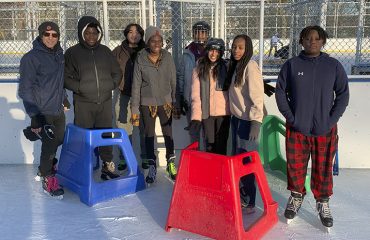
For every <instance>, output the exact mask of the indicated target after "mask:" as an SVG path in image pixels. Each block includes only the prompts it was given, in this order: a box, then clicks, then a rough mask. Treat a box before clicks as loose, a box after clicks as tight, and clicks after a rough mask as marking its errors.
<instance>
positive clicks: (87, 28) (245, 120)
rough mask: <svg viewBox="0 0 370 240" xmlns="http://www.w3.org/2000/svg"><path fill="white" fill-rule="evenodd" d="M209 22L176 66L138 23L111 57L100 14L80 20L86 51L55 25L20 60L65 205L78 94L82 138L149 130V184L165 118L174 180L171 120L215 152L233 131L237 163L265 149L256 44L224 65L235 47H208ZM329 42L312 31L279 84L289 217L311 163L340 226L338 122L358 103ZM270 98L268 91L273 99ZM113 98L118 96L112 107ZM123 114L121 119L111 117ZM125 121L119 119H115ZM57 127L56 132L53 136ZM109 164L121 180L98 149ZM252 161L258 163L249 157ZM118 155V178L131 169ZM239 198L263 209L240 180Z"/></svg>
mask: <svg viewBox="0 0 370 240" xmlns="http://www.w3.org/2000/svg"><path fill="white" fill-rule="evenodd" d="M210 29H211V28H210V26H209V24H208V23H206V22H204V21H199V22H196V23H195V24H194V25H193V27H192V34H193V41H192V42H191V43H190V44H189V45H188V46H187V47H186V48H185V49H184V52H183V55H182V58H181V62H180V64H179V65H178V67H177V68H176V66H175V63H174V60H173V58H172V56H171V54H170V53H169V52H168V51H167V50H166V49H164V48H163V40H164V39H163V33H162V31H161V30H160V29H159V28H158V27H153V26H149V27H148V28H147V29H146V30H145V32H144V30H143V29H142V27H141V26H140V25H138V24H135V23H133V24H129V25H128V26H127V27H126V28H125V29H124V36H125V40H124V41H123V42H122V44H121V45H120V46H117V47H116V48H115V49H114V50H113V51H111V50H110V49H109V48H108V47H106V46H104V45H103V44H101V43H100V41H101V39H102V34H103V31H102V28H101V25H100V23H99V22H98V21H97V19H95V18H94V17H91V16H84V17H82V18H81V19H80V20H79V22H78V38H79V43H78V44H76V45H75V46H72V47H70V48H69V49H67V51H66V52H65V54H64V55H63V51H62V49H61V47H60V44H59V38H60V31H59V28H58V26H57V25H56V24H55V23H53V22H44V23H42V24H41V25H40V27H39V29H38V30H39V36H38V37H37V38H36V39H35V41H34V42H33V49H32V50H31V51H30V52H28V53H27V54H26V55H25V56H24V57H23V58H22V60H21V66H20V84H19V96H20V97H21V98H22V99H23V103H24V107H25V109H26V112H27V114H28V115H29V116H30V118H31V126H30V129H31V132H32V133H35V134H39V133H41V135H40V136H43V134H42V133H43V132H45V131H50V130H51V131H54V135H53V137H42V138H41V140H42V147H41V157H40V166H39V175H40V177H41V180H42V186H43V189H44V190H45V191H46V192H47V193H48V194H50V195H51V196H62V195H63V189H62V188H61V187H60V186H59V185H58V183H57V179H56V177H55V173H56V167H55V164H56V162H57V160H56V158H55V155H56V151H57V148H58V146H59V145H61V144H62V142H63V134H64V128H65V115H64V111H66V110H68V109H69V107H70V106H69V102H68V99H67V95H66V91H65V89H68V90H71V91H72V92H73V105H74V123H75V124H76V125H77V126H80V127H82V128H89V129H96V128H112V122H113V121H112V120H113V118H114V122H115V123H116V125H117V126H118V127H120V128H123V129H125V130H126V132H127V133H128V135H129V136H130V139H131V138H132V137H131V136H132V132H133V127H139V132H140V146H141V158H142V168H143V169H148V175H147V176H146V182H147V183H153V182H154V181H155V179H156V173H157V157H156V155H155V149H154V140H155V139H154V138H155V120H156V118H157V117H158V118H159V121H160V125H161V128H162V132H163V137H164V141H165V147H166V160H167V168H166V170H167V173H168V174H169V177H170V178H171V179H173V180H175V179H176V175H177V170H176V166H175V151H174V141H173V136H172V118H174V119H179V118H180V117H181V115H185V116H186V119H187V126H186V128H185V129H187V130H188V131H189V139H190V141H191V142H195V141H198V142H199V141H200V139H202V143H204V149H205V151H207V152H210V153H216V154H224V155H225V154H227V141H228V136H229V131H230V129H231V136H232V139H231V140H232V141H231V142H232V149H231V152H232V154H239V153H242V152H247V151H254V150H257V148H258V141H259V132H260V127H261V124H262V121H263V117H264V115H265V110H264V92H265V93H266V94H268V95H271V91H274V89H273V87H272V86H270V85H266V83H264V81H263V77H262V73H261V71H260V69H259V66H258V64H257V63H256V62H255V61H254V60H252V55H253V44H252V40H251V38H250V37H249V36H248V35H245V34H240V35H237V36H235V37H234V39H233V41H232V46H231V57H230V60H229V61H228V62H226V61H225V60H224V58H223V54H224V52H225V43H224V41H223V40H222V39H220V38H212V37H210V35H209V34H210ZM326 39H327V33H326V32H325V30H324V29H322V28H321V27H319V26H309V27H306V28H305V29H303V30H302V32H301V35H300V40H299V41H300V44H302V46H303V50H302V52H301V53H300V55H299V56H297V57H293V58H291V59H290V60H288V61H287V62H286V63H285V64H284V66H283V67H282V69H281V72H280V74H279V77H278V80H277V85H276V101H277V105H278V108H279V110H280V111H281V113H282V114H283V116H284V117H285V118H286V132H287V133H286V149H287V151H286V152H287V170H288V174H287V178H288V190H290V191H291V196H290V197H289V200H288V204H287V207H286V210H285V217H286V218H288V219H292V218H294V217H295V215H296V214H297V212H298V210H299V208H300V206H301V204H302V201H303V198H304V195H305V194H306V192H305V189H304V179H305V175H306V170H307V164H308V160H309V158H310V156H311V158H312V171H313V174H312V180H311V186H312V192H313V194H314V197H315V199H316V200H317V209H318V211H319V214H320V217H321V220H322V222H323V224H324V225H325V226H331V225H332V224H333V219H332V216H331V213H330V209H329V205H328V201H329V197H330V196H331V195H332V193H333V192H332V188H333V184H332V159H333V157H334V153H335V150H336V148H337V142H338V137H337V126H336V124H337V122H338V120H339V118H340V117H341V115H342V114H343V112H344V110H345V108H346V106H347V104H348V101H349V90H348V79H347V76H346V73H345V71H344V69H343V67H342V65H341V64H340V63H339V62H338V61H337V60H336V59H334V58H331V57H329V56H328V55H327V54H325V53H323V52H321V48H322V47H323V45H324V44H325V43H326ZM266 91H267V92H266ZM112 92H114V95H115V96H116V97H115V98H113V99H115V100H114V101H113V100H112ZM112 105H113V106H114V110H115V111H114V113H115V114H113V111H112ZM114 115H115V117H113V116H114ZM46 125H47V126H53V128H52V129H50V128H45V126H46ZM99 154H100V158H101V159H102V161H103V166H102V170H101V178H102V179H104V180H108V179H113V178H117V177H119V176H120V175H119V174H117V173H116V172H115V166H114V163H113V161H112V160H113V152H112V147H109V146H108V147H107V146H106V147H99ZM245 161H249V159H245ZM126 167H127V166H126V163H125V159H124V156H123V154H122V153H121V154H120V163H119V165H118V169H119V170H124V169H125V168H126ZM240 198H241V203H242V206H243V208H245V209H246V212H247V213H249V214H250V213H253V212H254V208H255V199H256V186H255V176H254V175H253V174H250V175H247V176H244V177H243V178H241V181H240Z"/></svg>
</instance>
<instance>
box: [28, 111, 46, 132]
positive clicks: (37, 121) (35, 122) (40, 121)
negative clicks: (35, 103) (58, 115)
mask: <svg viewBox="0 0 370 240" xmlns="http://www.w3.org/2000/svg"><path fill="white" fill-rule="evenodd" d="M45 124H46V119H45V116H44V115H42V114H37V115H35V116H33V117H31V128H34V129H36V128H40V127H42V126H44V125H45Z"/></svg>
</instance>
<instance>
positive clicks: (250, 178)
mask: <svg viewBox="0 0 370 240" xmlns="http://www.w3.org/2000/svg"><path fill="white" fill-rule="evenodd" d="M252 55H253V45H252V40H251V39H250V37H249V36H247V35H238V36H236V37H235V38H234V40H233V43H232V47H231V59H230V64H229V69H228V79H230V80H228V81H230V83H231V84H230V89H229V100H230V111H231V133H232V134H231V136H232V154H233V155H235V154H240V153H243V152H249V151H256V150H257V149H258V139H259V132H260V127H261V123H262V119H263V115H264V113H263V95H264V84H263V79H262V74H261V71H260V69H259V67H258V65H257V63H256V62H255V61H253V60H251V57H252ZM246 160H247V162H248V161H249V159H246ZM240 197H241V200H242V201H241V203H242V206H243V208H246V211H247V214H248V213H253V212H254V207H255V199H256V185H255V176H254V174H249V175H246V176H244V177H242V178H241V187H240Z"/></svg>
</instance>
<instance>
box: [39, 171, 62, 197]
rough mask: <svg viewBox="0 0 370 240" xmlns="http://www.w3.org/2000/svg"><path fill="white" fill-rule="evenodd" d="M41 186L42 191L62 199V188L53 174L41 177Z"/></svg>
mask: <svg viewBox="0 0 370 240" xmlns="http://www.w3.org/2000/svg"><path fill="white" fill-rule="evenodd" d="M42 188H43V189H44V192H45V193H46V194H48V195H49V196H52V197H57V198H60V199H62V198H63V194H64V190H63V188H61V187H60V186H59V184H58V179H57V178H56V177H55V175H50V176H46V177H43V178H42Z"/></svg>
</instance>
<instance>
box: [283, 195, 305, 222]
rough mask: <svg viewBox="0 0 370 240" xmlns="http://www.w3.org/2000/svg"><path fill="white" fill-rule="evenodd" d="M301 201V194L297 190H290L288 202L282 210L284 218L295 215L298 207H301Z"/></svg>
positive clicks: (291, 217)
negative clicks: (283, 210)
mask: <svg viewBox="0 0 370 240" xmlns="http://www.w3.org/2000/svg"><path fill="white" fill-rule="evenodd" d="M302 202H303V195H302V194H301V193H298V192H292V193H291V195H290V197H289V199H288V203H287V205H286V209H285V212H284V216H285V218H287V219H293V218H294V217H295V216H296V215H297V213H298V211H299V209H300V208H301V206H302Z"/></svg>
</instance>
